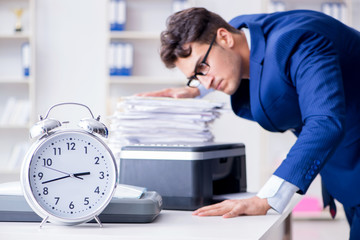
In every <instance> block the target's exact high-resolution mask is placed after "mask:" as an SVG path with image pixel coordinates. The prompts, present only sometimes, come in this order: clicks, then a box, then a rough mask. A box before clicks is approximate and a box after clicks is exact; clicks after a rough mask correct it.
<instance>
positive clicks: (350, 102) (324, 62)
mask: <svg viewBox="0 0 360 240" xmlns="http://www.w3.org/2000/svg"><path fill="white" fill-rule="evenodd" d="M230 24H231V25H233V26H234V27H236V28H241V27H248V28H249V30H250V35H251V52H250V81H246V80H243V82H242V83H241V85H240V87H239V89H238V90H237V92H236V93H235V94H234V95H232V96H231V103H232V108H233V111H234V112H235V114H237V115H238V116H240V117H243V118H246V119H249V120H254V121H257V122H258V123H259V124H260V125H261V126H262V127H263V128H265V129H267V130H269V131H274V132H283V131H286V130H289V129H290V130H292V131H293V132H294V133H295V134H296V135H297V136H298V139H297V141H296V143H295V144H294V146H293V147H292V148H291V150H290V152H289V153H288V155H287V157H286V159H285V160H284V161H283V162H282V164H281V165H280V166H279V168H278V169H277V170H276V171H275V173H274V174H275V175H277V176H279V177H281V178H283V179H285V180H286V181H289V182H291V183H293V184H294V185H296V186H298V187H299V189H300V193H305V192H306V191H307V189H308V187H309V185H310V183H311V182H312V181H313V179H314V178H315V176H316V175H317V174H318V173H319V172H320V174H321V176H322V181H323V184H324V185H325V187H326V189H327V191H328V192H329V193H330V194H331V195H332V196H334V197H335V198H336V199H338V200H339V201H340V202H342V203H343V204H345V205H348V206H354V205H356V204H360V189H359V184H360V33H359V32H357V31H356V30H354V29H352V28H349V27H347V26H345V25H344V24H342V23H340V22H338V21H336V20H335V19H333V18H330V17H328V16H326V15H324V14H322V13H318V12H313V11H306V10H297V11H290V12H281V13H273V14H256V15H245V16H239V17H236V18H234V19H233V20H231V21H230Z"/></svg>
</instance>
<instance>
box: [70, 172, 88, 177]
mask: <svg viewBox="0 0 360 240" xmlns="http://www.w3.org/2000/svg"><path fill="white" fill-rule="evenodd" d="M73 175H74V177H78V176H84V175H90V172H82V173H74V174H73Z"/></svg>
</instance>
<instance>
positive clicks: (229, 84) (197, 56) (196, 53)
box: [175, 37, 243, 95]
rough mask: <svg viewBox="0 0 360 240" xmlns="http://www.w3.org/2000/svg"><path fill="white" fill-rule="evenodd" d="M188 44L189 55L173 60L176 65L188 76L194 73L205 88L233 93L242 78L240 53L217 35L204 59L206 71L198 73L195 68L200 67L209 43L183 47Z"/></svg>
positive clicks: (191, 44) (190, 44)
mask: <svg viewBox="0 0 360 240" xmlns="http://www.w3.org/2000/svg"><path fill="white" fill-rule="evenodd" d="M219 40H220V41H219ZM218 41H219V43H218ZM189 46H190V47H191V49H192V52H191V55H190V56H189V57H186V58H178V60H177V61H176V62H175V65H176V67H178V68H179V69H180V70H181V71H182V72H183V73H184V74H185V76H187V77H188V78H189V77H191V76H194V74H195V73H196V74H197V75H196V77H197V79H198V80H199V81H200V83H201V84H202V85H203V86H204V87H205V88H207V89H209V88H213V89H215V90H218V91H221V92H224V93H226V94H229V95H232V94H234V93H235V91H236V90H237V89H238V87H239V85H240V82H241V78H242V75H241V73H242V70H241V69H242V68H243V67H242V60H241V54H239V53H238V52H237V51H235V50H234V48H231V47H229V46H228V44H227V43H226V41H222V40H221V38H218V37H217V38H216V40H215V42H214V44H213V45H212V46H211V49H210V51H209V53H208V56H207V58H206V59H205V63H206V64H207V65H208V66H209V69H208V72H207V73H206V75H202V74H198V72H199V71H198V70H197V69H201V67H200V66H199V65H200V64H201V63H203V60H204V57H205V55H206V53H207V52H208V50H209V47H210V45H209V44H199V43H196V42H194V43H189V44H187V45H185V46H184V47H189ZM195 71H196V72H195Z"/></svg>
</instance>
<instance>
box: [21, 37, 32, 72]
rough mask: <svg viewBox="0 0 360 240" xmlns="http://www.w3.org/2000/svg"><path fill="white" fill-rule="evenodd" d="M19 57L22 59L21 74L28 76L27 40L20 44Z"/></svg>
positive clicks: (29, 57)
mask: <svg viewBox="0 0 360 240" xmlns="http://www.w3.org/2000/svg"><path fill="white" fill-rule="evenodd" d="M21 59H22V61H21V62H22V68H23V76H24V77H28V76H30V59H31V55H30V44H29V43H28V42H26V43H24V44H23V45H22V46H21Z"/></svg>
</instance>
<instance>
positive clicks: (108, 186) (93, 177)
mask: <svg viewBox="0 0 360 240" xmlns="http://www.w3.org/2000/svg"><path fill="white" fill-rule="evenodd" d="M27 178H28V181H29V185H30V188H31V193H32V196H31V198H32V199H33V200H35V201H34V202H35V204H38V205H40V206H41V208H42V210H45V212H46V213H45V215H47V213H49V214H50V216H55V217H58V218H60V219H68V220H69V221H72V220H74V221H76V220H84V219H86V221H87V220H90V219H91V218H92V217H94V215H96V214H99V212H100V211H102V210H103V208H105V206H106V205H107V203H108V202H109V201H110V199H111V197H112V195H113V192H114V188H115V185H116V178H117V173H116V164H115V162H114V158H113V155H112V154H111V152H110V151H109V150H108V148H107V147H106V145H105V144H104V143H102V141H99V140H98V139H97V138H96V137H93V136H91V135H89V134H87V133H85V132H82V131H78V132H77V131H71V132H70V131H69V132H66V131H63V132H60V133H59V132H58V133H55V134H53V135H51V136H50V137H48V138H47V139H46V140H44V141H43V142H42V143H41V144H40V145H39V146H38V147H37V149H36V150H35V151H34V153H33V155H32V157H31V160H30V164H29V168H28V176H27ZM42 212H43V211H42ZM89 217H90V219H89Z"/></svg>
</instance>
